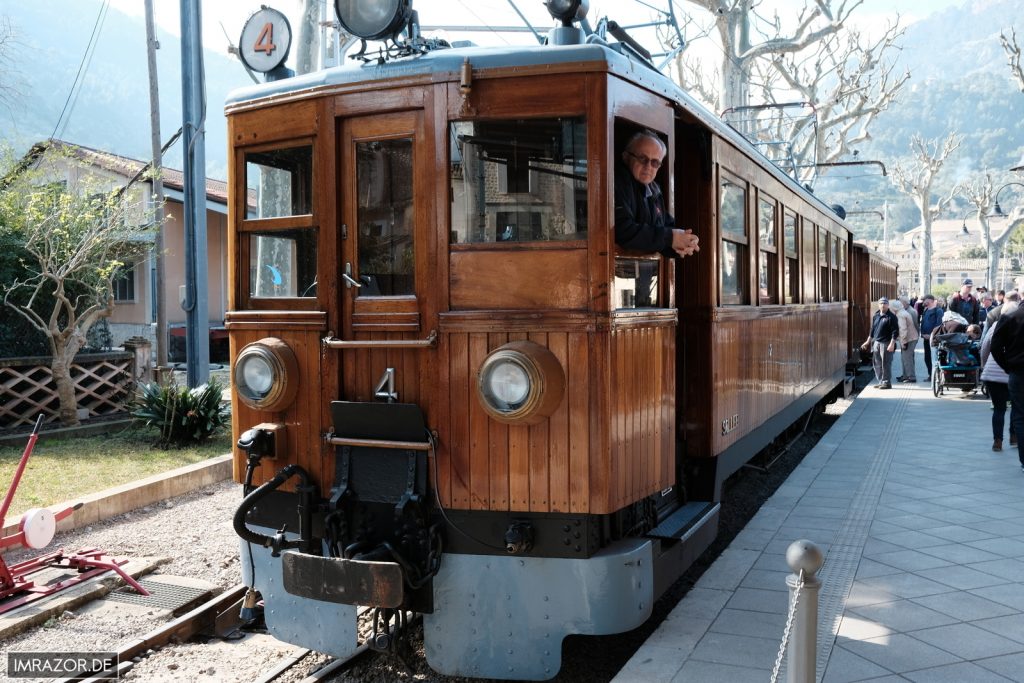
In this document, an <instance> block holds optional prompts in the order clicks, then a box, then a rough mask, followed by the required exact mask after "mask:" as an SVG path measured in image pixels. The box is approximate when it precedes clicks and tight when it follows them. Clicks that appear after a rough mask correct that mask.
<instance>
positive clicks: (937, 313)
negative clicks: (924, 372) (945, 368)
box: [921, 294, 942, 377]
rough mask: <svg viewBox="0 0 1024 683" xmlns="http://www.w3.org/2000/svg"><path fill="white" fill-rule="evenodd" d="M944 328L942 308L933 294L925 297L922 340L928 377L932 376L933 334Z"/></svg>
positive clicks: (922, 315) (922, 316)
mask: <svg viewBox="0 0 1024 683" xmlns="http://www.w3.org/2000/svg"><path fill="white" fill-rule="evenodd" d="M941 326H942V308H941V307H940V306H939V302H938V301H936V300H935V297H934V296H933V295H931V294H925V295H924V312H923V313H922V314H921V338H922V339H924V342H923V343H924V364H925V367H927V368H928V377H931V376H932V347H931V338H932V332H933V331H934V330H936V329H938V328H939V327H941Z"/></svg>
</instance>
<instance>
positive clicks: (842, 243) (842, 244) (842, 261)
mask: <svg viewBox="0 0 1024 683" xmlns="http://www.w3.org/2000/svg"><path fill="white" fill-rule="evenodd" d="M846 246H847V242H846V240H839V300H840V301H846V299H847V298H848V293H847V291H846Z"/></svg>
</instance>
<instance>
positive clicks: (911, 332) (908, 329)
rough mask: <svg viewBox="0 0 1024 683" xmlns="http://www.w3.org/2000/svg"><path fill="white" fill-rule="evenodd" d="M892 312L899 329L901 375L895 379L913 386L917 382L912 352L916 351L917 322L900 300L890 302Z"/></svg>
mask: <svg viewBox="0 0 1024 683" xmlns="http://www.w3.org/2000/svg"><path fill="white" fill-rule="evenodd" d="M892 312H893V313H895V314H896V324H897V326H898V327H899V331H900V333H899V344H900V363H901V365H902V367H903V374H902V375H900V376H899V377H897V378H896V381H897V382H903V383H905V384H913V383H914V382H916V381H917V370H916V369H915V368H914V351H915V350H916V349H917V339H918V334H917V322H916V321H915V320H914V316H913V315H912V314H911V312H910V311H908V310H907V308H906V307H905V306H904V304H903V301H902V300H897V301H893V302H892Z"/></svg>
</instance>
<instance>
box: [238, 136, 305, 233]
mask: <svg viewBox="0 0 1024 683" xmlns="http://www.w3.org/2000/svg"><path fill="white" fill-rule="evenodd" d="M312 181H313V149H312V147H309V146H303V147H291V148H288V149H274V150H267V151H263V152H248V153H246V155H245V182H246V187H248V188H249V189H250V190H252V191H255V192H256V203H255V207H250V211H251V210H252V209H253V208H254V209H255V215H250V216H248V218H280V217H282V216H301V215H305V214H308V213H311V212H312V206H313V190H312V185H313V182H312Z"/></svg>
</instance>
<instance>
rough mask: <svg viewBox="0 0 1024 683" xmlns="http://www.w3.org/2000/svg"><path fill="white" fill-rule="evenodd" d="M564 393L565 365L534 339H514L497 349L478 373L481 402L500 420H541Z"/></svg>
mask: <svg viewBox="0 0 1024 683" xmlns="http://www.w3.org/2000/svg"><path fill="white" fill-rule="evenodd" d="M564 393H565V373H564V372H563V371H562V364H561V363H559V362H558V359H557V358H556V357H555V354H553V353H551V351H549V350H548V349H546V348H544V347H543V346H540V345H538V344H535V343H533V342H528V341H518V342H512V343H510V344H505V345H504V346H502V347H499V348H497V349H495V350H494V351H493V352H491V354H490V355H488V356H487V358H485V359H484V362H483V363H482V364H481V365H480V370H479V372H478V373H477V395H478V397H479V399H480V404H481V405H482V406H483V407H484V410H486V411H487V414H488V415H490V416H491V417H493V418H494V419H495V420H498V421H500V422H506V423H519V424H535V423H537V422H541V421H542V420H544V419H546V418H548V417H550V416H551V414H552V413H553V412H554V411H555V409H556V408H558V405H559V404H560V403H561V402H562V395H563V394H564Z"/></svg>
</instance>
